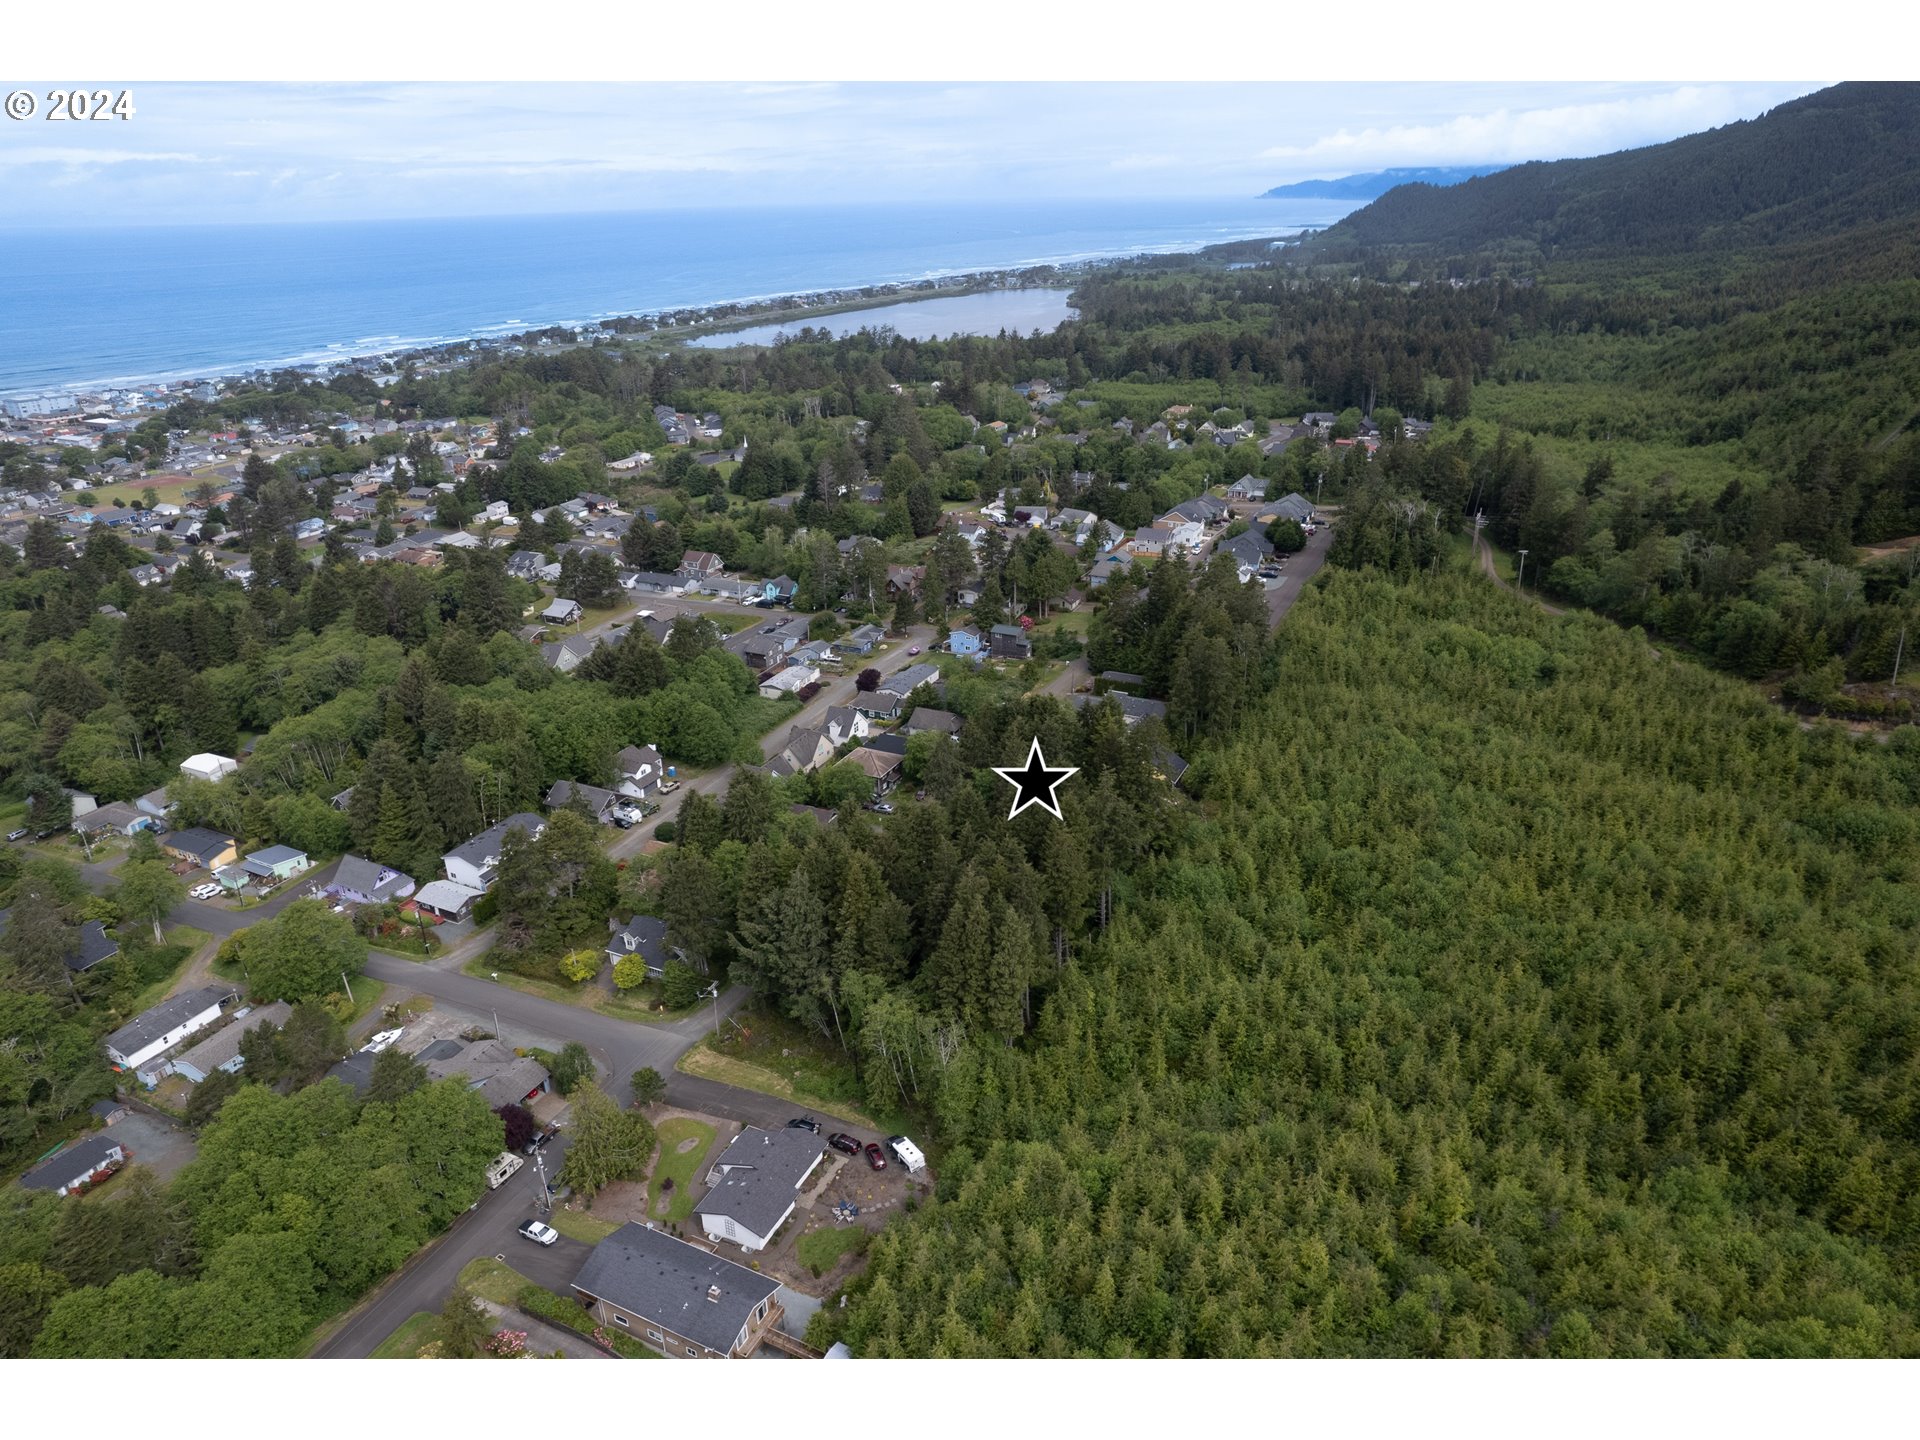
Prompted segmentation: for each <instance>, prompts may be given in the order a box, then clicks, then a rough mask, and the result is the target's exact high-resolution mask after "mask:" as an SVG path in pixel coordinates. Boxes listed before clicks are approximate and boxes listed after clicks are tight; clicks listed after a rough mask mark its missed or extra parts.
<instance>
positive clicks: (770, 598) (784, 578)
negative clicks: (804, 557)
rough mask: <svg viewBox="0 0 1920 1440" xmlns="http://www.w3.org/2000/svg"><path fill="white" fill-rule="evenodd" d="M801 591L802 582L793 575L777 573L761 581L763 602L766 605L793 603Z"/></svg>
mask: <svg viewBox="0 0 1920 1440" xmlns="http://www.w3.org/2000/svg"><path fill="white" fill-rule="evenodd" d="M799 593H800V584H799V582H798V581H797V580H795V579H794V578H793V577H792V576H791V575H776V576H774V577H773V579H771V580H763V581H761V582H760V594H761V596H762V601H761V603H762V604H765V605H791V604H793V597H794V596H796V595H798V594H799Z"/></svg>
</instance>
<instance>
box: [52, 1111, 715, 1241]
mask: <svg viewBox="0 0 1920 1440" xmlns="http://www.w3.org/2000/svg"><path fill="white" fill-rule="evenodd" d="M126 1158H127V1152H126V1150H125V1149H124V1148H123V1147H122V1146H121V1144H120V1142H119V1141H118V1140H114V1139H112V1138H110V1137H109V1136H106V1135H89V1136H87V1137H86V1138H85V1139H83V1140H76V1141H75V1142H74V1143H73V1144H71V1145H69V1146H68V1147H67V1148H66V1149H64V1150H62V1151H61V1152H60V1153H59V1154H58V1155H55V1156H52V1157H50V1158H49V1159H47V1160H45V1161H43V1162H41V1163H40V1164H39V1165H36V1166H35V1167H34V1168H33V1169H31V1170H29V1171H28V1172H27V1173H26V1174H24V1175H22V1176H21V1177H20V1184H21V1187H22V1188H23V1189H27V1190H51V1191H53V1193H54V1194H56V1195H65V1194H66V1193H67V1192H68V1191H69V1190H71V1189H73V1188H74V1187H76V1186H78V1185H80V1184H81V1183H82V1182H84V1181H87V1180H91V1179H92V1178H93V1177H94V1176H95V1175H98V1174H99V1173H100V1172H101V1171H102V1170H105V1169H107V1168H109V1167H110V1166H117V1165H119V1164H120V1162H121V1161H123V1160H125V1159H126ZM747 1273H748V1274H749V1275H751V1274H752V1273H753V1272H752V1271H751V1270H749V1271H748V1272H747Z"/></svg>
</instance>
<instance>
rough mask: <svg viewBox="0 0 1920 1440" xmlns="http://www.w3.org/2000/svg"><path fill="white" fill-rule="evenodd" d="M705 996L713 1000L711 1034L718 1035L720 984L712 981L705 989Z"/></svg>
mask: <svg viewBox="0 0 1920 1440" xmlns="http://www.w3.org/2000/svg"><path fill="white" fill-rule="evenodd" d="M706 993H707V995H708V996H709V997H710V998H711V999H712V1000H713V1033H714V1035H715V1036H716V1037H717V1036H718V1035H719V1034H720V982H719V981H718V980H716V981H714V982H713V983H712V984H711V985H709V986H708V987H707V991H706Z"/></svg>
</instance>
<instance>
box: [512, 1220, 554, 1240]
mask: <svg viewBox="0 0 1920 1440" xmlns="http://www.w3.org/2000/svg"><path fill="white" fill-rule="evenodd" d="M520 1233H521V1234H522V1235H524V1236H526V1237H527V1239H529V1240H531V1241H533V1243H534V1244H536V1245H551V1244H553V1242H554V1241H556V1240H558V1239H559V1238H560V1232H559V1231H558V1230H556V1229H554V1228H553V1227H552V1226H551V1225H543V1224H541V1223H540V1222H539V1221H538V1220H529V1221H527V1223H526V1224H524V1225H522V1226H521V1227H520Z"/></svg>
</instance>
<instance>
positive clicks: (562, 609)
mask: <svg viewBox="0 0 1920 1440" xmlns="http://www.w3.org/2000/svg"><path fill="white" fill-rule="evenodd" d="M540 618H541V619H542V620H544V621H545V622H546V623H547V624H549V625H571V624H573V622H574V621H576V620H578V619H579V618H580V602H579V601H578V600H554V601H553V602H552V603H551V604H549V605H548V606H547V608H546V609H544V610H542V611H541V612H540Z"/></svg>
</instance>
